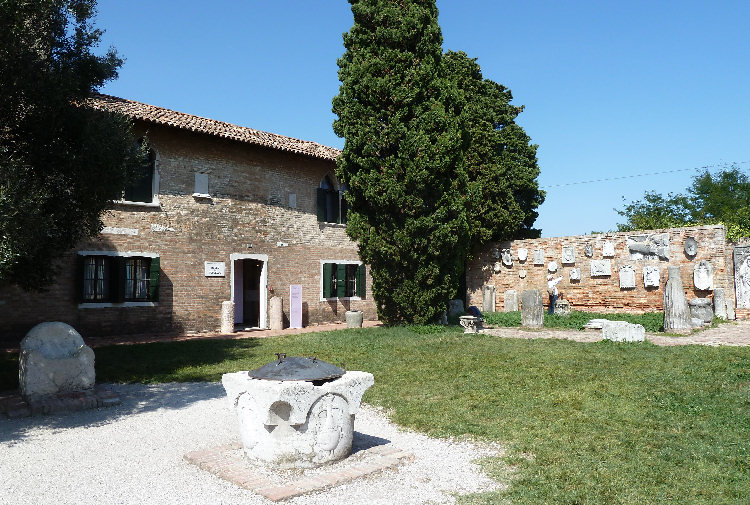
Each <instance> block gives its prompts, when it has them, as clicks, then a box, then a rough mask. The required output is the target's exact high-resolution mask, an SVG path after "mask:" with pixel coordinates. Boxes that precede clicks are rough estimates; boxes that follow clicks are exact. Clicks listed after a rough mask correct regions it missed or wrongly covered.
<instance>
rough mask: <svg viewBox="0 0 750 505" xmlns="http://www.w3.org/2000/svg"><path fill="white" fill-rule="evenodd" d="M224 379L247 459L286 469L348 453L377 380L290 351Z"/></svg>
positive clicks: (320, 461)
mask: <svg viewBox="0 0 750 505" xmlns="http://www.w3.org/2000/svg"><path fill="white" fill-rule="evenodd" d="M221 381H222V384H223V385H224V389H225V390H226V392H227V398H228V400H229V404H230V407H231V408H232V409H233V410H235V412H236V413H237V419H238V421H239V429H240V435H241V439H242V445H243V448H244V451H245V454H246V455H247V457H248V458H249V459H250V460H252V461H255V462H258V463H261V464H266V465H270V466H275V467H280V468H294V467H297V468H309V467H315V466H319V465H324V464H327V463H332V462H334V461H338V460H340V459H343V458H345V457H347V456H348V455H349V454H350V453H351V449H352V438H353V436H354V417H355V415H356V414H357V412H358V411H359V406H360V403H361V401H362V395H363V394H364V392H365V391H366V390H367V389H368V388H369V387H370V386H372V385H373V384H374V378H373V376H372V374H370V373H367V372H344V370H342V369H340V368H338V367H335V366H333V365H331V364H330V363H326V362H325V361H320V360H317V359H315V358H301V357H290V358H287V357H286V356H285V355H284V354H280V355H279V359H278V360H277V361H274V362H271V363H269V364H267V365H265V366H263V367H261V368H258V369H256V370H253V371H251V372H235V373H228V374H224V375H223V377H222V379H221Z"/></svg>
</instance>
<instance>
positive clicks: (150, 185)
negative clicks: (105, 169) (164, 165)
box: [122, 150, 157, 203]
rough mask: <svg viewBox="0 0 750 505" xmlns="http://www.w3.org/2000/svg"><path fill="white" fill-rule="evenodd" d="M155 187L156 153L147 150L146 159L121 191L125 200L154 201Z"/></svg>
mask: <svg viewBox="0 0 750 505" xmlns="http://www.w3.org/2000/svg"><path fill="white" fill-rule="evenodd" d="M156 193H157V189H156V154H155V153H154V151H153V150H149V153H148V157H147V159H146V161H145V162H144V163H143V164H142V165H141V166H140V167H139V171H138V175H137V177H136V179H135V180H134V181H133V182H132V183H130V185H128V186H127V187H126V188H125V191H123V196H122V199H123V200H124V201H126V202H137V203H154V195H155V194H156Z"/></svg>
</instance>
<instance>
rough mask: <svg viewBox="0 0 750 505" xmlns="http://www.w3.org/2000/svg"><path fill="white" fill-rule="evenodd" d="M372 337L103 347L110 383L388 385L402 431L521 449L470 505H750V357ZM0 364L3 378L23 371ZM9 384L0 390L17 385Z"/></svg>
mask: <svg viewBox="0 0 750 505" xmlns="http://www.w3.org/2000/svg"><path fill="white" fill-rule="evenodd" d="M460 331H461V330H460V329H459V328H456V327H449V328H447V329H443V328H440V327H411V328H387V329H383V328H368V329H360V330H341V331H336V332H329V333H317V334H305V335H293V336H287V337H280V338H268V339H258V340H237V341H214V342H208V341H193V342H181V343H170V344H145V345H134V346H116V347H106V348H99V349H97V350H96V361H97V380H98V381H100V382H118V381H139V382H160V381H196V380H198V381H201V380H210V381H216V380H219V379H220V377H221V374H222V373H224V372H229V371H236V370H243V369H244V370H247V369H252V368H255V367H257V366H260V365H262V364H264V363H267V362H268V361H271V360H272V359H274V355H273V353H274V352H280V351H281V352H287V353H289V354H290V355H306V356H309V355H316V356H318V357H319V358H321V359H324V360H326V361H330V362H332V363H334V364H339V363H341V362H344V363H345V365H346V367H347V368H348V369H351V370H366V371H369V372H372V373H373V374H374V375H375V386H373V387H372V388H371V389H370V390H369V391H368V392H367V393H366V394H365V398H364V400H365V401H366V402H368V403H371V404H378V405H382V406H384V407H386V408H389V409H391V411H392V413H393V420H394V421H395V422H397V423H399V424H402V425H405V426H409V427H412V428H415V429H417V430H420V431H423V432H427V433H430V434H432V435H437V436H458V437H461V436H464V435H469V436H471V437H476V438H477V439H479V440H490V441H497V442H500V443H502V444H505V445H506V446H507V447H508V448H509V452H508V456H507V457H505V458H503V459H489V460H487V461H484V462H483V464H484V466H485V469H486V470H487V471H488V473H489V474H490V475H493V476H496V477H497V478H502V479H506V480H507V479H508V478H509V473H510V474H512V481H511V486H510V488H509V489H508V490H507V491H501V492H494V493H486V494H480V495H473V496H469V497H462V498H461V499H460V501H461V503H471V504H475V503H510V504H518V505H521V504H529V505H531V504H533V505H539V504H571V505H573V504H590V505H607V504H623V505H624V504H628V505H631V504H665V503H674V504H681V505H682V504H712V505H713V504H737V505H740V504H741V505H746V504H747V503H750V348H729V347H726V348H713V347H703V346H684V347H682V346H680V347H656V346H653V345H651V344H648V343H642V344H616V343H612V342H599V343H594V344H583V343H576V342H570V341H563V340H520V339H519V340H512V339H500V338H496V337H491V336H488V335H464V334H462V333H461V332H460ZM14 360H15V358H14V357H12V356H8V355H2V356H0V368H2V369H4V370H5V369H8V368H14V367H16V366H17V362H15V361H14ZM8 377H9V375H7V374H2V375H0V380H5V381H6V383H0V390H2V389H7V388H9V387H13V384H9V383H7V381H8V380H9V379H8Z"/></svg>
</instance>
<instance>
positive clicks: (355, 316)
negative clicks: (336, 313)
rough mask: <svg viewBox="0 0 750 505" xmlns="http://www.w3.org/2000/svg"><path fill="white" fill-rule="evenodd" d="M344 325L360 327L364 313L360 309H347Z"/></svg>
mask: <svg viewBox="0 0 750 505" xmlns="http://www.w3.org/2000/svg"><path fill="white" fill-rule="evenodd" d="M344 317H346V327H347V328H361V327H362V320H363V319H364V314H363V313H362V311H361V310H347V311H346V314H344Z"/></svg>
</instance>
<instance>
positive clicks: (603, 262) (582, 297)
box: [466, 225, 735, 313]
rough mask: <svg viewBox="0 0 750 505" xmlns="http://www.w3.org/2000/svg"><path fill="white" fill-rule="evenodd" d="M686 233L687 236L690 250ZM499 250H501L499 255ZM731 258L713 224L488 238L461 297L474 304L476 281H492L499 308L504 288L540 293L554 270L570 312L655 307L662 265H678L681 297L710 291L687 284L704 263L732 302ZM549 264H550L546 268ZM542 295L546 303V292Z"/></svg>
mask: <svg viewBox="0 0 750 505" xmlns="http://www.w3.org/2000/svg"><path fill="white" fill-rule="evenodd" d="M689 238H693V239H694V240H695V246H696V247H695V249H694V250H693V249H692V248H691V247H690V246H691V245H693V244H692V241H690V240H688V239H689ZM686 242H688V248H687V251H686V247H685V245H686ZM503 251H509V252H506V261H503V254H502V253H503ZM519 252H520V256H521V257H527V259H526V260H525V261H521V260H519ZM508 255H509V256H510V257H511V258H512V262H510V264H509V262H508V261H507V257H508ZM731 258H732V251H731V245H728V244H727V242H726V230H725V229H724V227H723V226H720V225H719V226H698V227H687V228H672V229H665V230H649V231H637V232H627V233H625V232H624V233H603V234H592V235H581V236H573V237H553V238H541V239H532V240H517V241H513V242H497V243H490V244H487V245H485V246H484V247H482V248H481V249H480V250H478V251H475V253H474V259H473V261H471V262H470V263H469V264H468V265H467V277H466V281H467V298H468V302H469V304H470V305H476V306H480V307H481V306H482V286H483V285H494V286H495V290H496V293H497V296H496V310H497V311H503V310H504V306H503V299H504V296H503V294H504V293H505V291H507V290H517V291H518V292H519V293H520V292H522V291H523V290H526V289H540V290H542V292H546V286H547V275H548V274H550V273H552V274H553V275H554V276H555V277H558V276H562V278H563V280H562V281H561V282H560V283H559V284H558V289H559V290H560V291H561V292H562V293H563V296H564V298H566V299H567V300H568V301H569V302H570V304H571V306H572V308H573V309H574V310H583V311H589V312H605V313H607V312H630V313H643V312H652V311H660V310H663V296H664V285H665V284H666V281H667V267H668V266H669V265H679V266H680V267H681V269H680V270H681V275H682V284H683V286H685V289H686V295H687V298H688V300H690V299H692V298H711V297H712V293H713V291H711V290H708V289H699V288H698V287H696V285H695V279H694V272H695V268H696V266H697V265H699V264H701V261H706V262H708V264H710V267H712V269H713V274H712V277H711V280H712V282H713V288H718V287H721V288H724V292H725V297H726V299H727V300H731V303H732V304H734V301H735V297H734V278H733V274H732V271H733V268H732V265H731ZM551 263H553V265H550V264H551ZM550 266H552V267H553V268H554V267H556V269H554V271H552V270H550V268H549V267H550ZM704 267H705V264H703V265H702V266H700V267H699V268H698V270H699V273H698V285H699V287H701V288H706V287H708V286H707V285H706V284H705V283H704V282H707V281H706V279H705V275H703V274H704V273H705V272H706V271H707V269H706V268H704ZM644 271H645V273H646V275H645V277H644ZM544 298H545V304H546V303H547V296H546V295H545V296H544Z"/></svg>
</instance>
